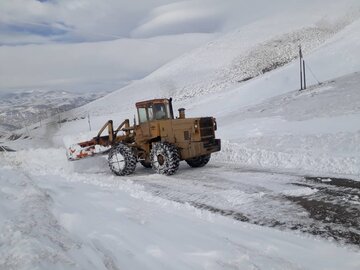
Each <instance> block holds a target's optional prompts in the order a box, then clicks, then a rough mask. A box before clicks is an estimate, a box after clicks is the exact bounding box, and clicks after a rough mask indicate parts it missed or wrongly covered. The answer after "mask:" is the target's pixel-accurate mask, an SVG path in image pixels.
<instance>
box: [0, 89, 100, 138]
mask: <svg viewBox="0 0 360 270" xmlns="http://www.w3.org/2000/svg"><path fill="white" fill-rule="evenodd" d="M104 95H106V92H92V93H81V94H78V93H71V92H66V91H44V90H31V91H29V90H28V91H18V92H9V93H6V94H0V132H5V131H14V130H16V129H21V128H23V127H24V126H28V125H31V124H33V123H37V122H40V121H42V120H45V119H47V118H50V117H51V116H54V115H55V114H59V113H63V112H65V111H68V110H71V109H73V108H77V107H80V106H82V105H84V104H86V103H89V102H91V101H93V100H96V99H98V98H100V97H102V96H104Z"/></svg>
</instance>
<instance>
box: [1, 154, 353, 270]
mask: <svg viewBox="0 0 360 270" xmlns="http://www.w3.org/2000/svg"><path fill="white" fill-rule="evenodd" d="M105 161H106V160H105V159H103V158H92V159H87V160H84V161H81V162H76V163H75V162H68V161H67V160H66V158H65V156H64V150H63V149H37V150H35V149H34V150H26V151H19V152H16V153H6V154H5V155H3V156H2V158H0V165H2V166H1V169H0V180H1V183H2V186H1V190H0V191H1V192H0V201H1V207H2V208H3V209H2V211H1V213H2V216H1V217H0V222H1V223H0V243H1V245H0V268H1V269H50V268H51V269H64V268H66V269H269V266H271V269H359V267H360V252H359V248H358V244H359V227H360V226H359V212H360V205H359V195H360V192H359V186H358V183H359V182H351V181H347V182H344V181H341V182H340V183H337V181H336V180H335V179H333V180H331V179H318V178H308V179H305V178H304V177H301V176H291V175H286V174H277V173H269V172H259V171H251V170H246V169H245V168H236V167H234V166H230V165H224V164H220V163H216V162H212V163H210V164H209V165H208V166H207V167H205V168H202V169H191V168H189V167H187V165H186V164H183V165H182V166H181V168H180V170H179V172H178V174H176V175H175V176H174V177H166V176H159V175H157V174H153V173H152V172H151V170H148V169H144V168H142V167H141V165H140V166H138V168H137V170H136V173H135V174H134V175H132V176H129V177H116V176H113V175H112V174H111V173H110V172H109V171H108V169H107V167H106V163H105ZM320 201H321V202H320ZM254 224H258V225H262V226H258V225H254ZM302 232H305V233H302Z"/></svg>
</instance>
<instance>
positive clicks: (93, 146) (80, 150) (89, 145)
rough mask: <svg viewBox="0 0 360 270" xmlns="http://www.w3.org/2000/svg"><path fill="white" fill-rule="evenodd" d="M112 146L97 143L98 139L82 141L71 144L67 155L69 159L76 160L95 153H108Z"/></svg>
mask: <svg viewBox="0 0 360 270" xmlns="http://www.w3.org/2000/svg"><path fill="white" fill-rule="evenodd" d="M110 148H111V146H103V145H100V144H98V143H97V141H96V140H91V141H86V142H81V143H77V144H73V145H71V146H70V147H69V148H68V149H67V153H66V156H67V158H68V160H70V161H74V160H79V159H83V158H87V157H92V156H95V155H101V154H106V153H108V151H109V150H110Z"/></svg>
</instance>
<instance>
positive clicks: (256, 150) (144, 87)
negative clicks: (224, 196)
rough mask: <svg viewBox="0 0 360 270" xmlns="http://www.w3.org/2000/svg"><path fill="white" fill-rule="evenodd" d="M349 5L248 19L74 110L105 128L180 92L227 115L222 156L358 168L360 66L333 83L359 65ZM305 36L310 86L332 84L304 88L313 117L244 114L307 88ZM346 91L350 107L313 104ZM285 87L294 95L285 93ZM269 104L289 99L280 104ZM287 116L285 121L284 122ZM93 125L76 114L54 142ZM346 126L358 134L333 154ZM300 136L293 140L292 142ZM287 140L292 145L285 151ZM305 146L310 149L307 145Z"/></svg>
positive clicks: (204, 108)
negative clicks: (301, 70)
mask: <svg viewBox="0 0 360 270" xmlns="http://www.w3.org/2000/svg"><path fill="white" fill-rule="evenodd" d="M350 4H352V5H354V2H353V1H345V2H343V3H338V4H334V3H333V5H330V6H329V8H328V9H327V10H326V12H325V11H324V10H316V9H313V10H311V12H310V10H309V9H311V7H312V6H311V5H305V7H302V8H300V7H299V10H296V12H295V11H293V10H288V11H287V12H285V11H283V12H280V13H279V14H276V16H269V17H265V18H263V19H261V20H258V21H256V22H253V23H251V24H249V25H245V26H243V27H241V28H239V29H238V30H236V31H233V32H231V33H229V34H227V35H225V36H223V37H221V38H218V39H216V40H214V41H212V42H210V43H208V44H207V45H206V46H203V47H201V48H199V49H196V50H194V51H192V52H190V53H188V54H185V55H184V56H182V57H180V58H178V59H176V60H174V61H172V62H170V63H168V64H167V65H165V66H163V67H162V68H160V69H158V70H157V71H155V72H154V73H153V74H151V75H149V76H148V77H146V78H145V79H143V80H140V81H137V82H134V83H132V84H130V85H129V86H127V87H125V88H123V89H120V90H118V91H116V92H114V93H111V94H110V95H108V96H106V97H104V98H101V99H99V100H97V101H95V102H92V103H90V104H88V105H86V106H84V107H81V108H79V109H76V110H73V111H71V112H69V113H68V114H67V118H68V119H69V120H71V119H76V118H79V116H85V115H87V114H88V113H90V115H91V117H92V123H93V124H92V127H93V128H94V129H95V130H97V129H98V128H100V127H101V125H102V124H103V123H104V122H105V121H106V120H108V119H114V121H115V122H121V121H122V119H124V118H130V119H132V118H133V116H134V114H135V108H134V103H135V102H137V101H139V100H145V99H151V98H154V97H169V96H172V97H173V98H174V100H175V103H174V105H175V106H176V107H185V108H187V109H188V111H187V114H188V115H189V116H201V115H213V116H215V117H217V118H218V122H219V136H220V137H221V138H222V139H223V140H224V144H223V145H224V148H223V151H222V153H221V154H220V155H219V158H221V159H222V158H226V159H228V160H229V159H230V160H232V161H234V162H238V163H240V164H244V165H247V166H249V165H250V166H254V167H259V166H260V167H267V168H271V169H285V168H286V169H291V170H301V171H302V172H303V173H305V172H313V173H323V174H327V173H328V174H334V173H335V174H336V173H338V174H351V175H358V174H359V170H360V169H359V168H360V167H359V166H358V164H359V158H358V156H359V155H358V150H357V147H356V145H357V144H358V135H357V134H358V133H357V132H358V131H357V129H356V126H355V125H354V124H353V123H355V122H356V121H357V120H358V116H357V114H358V112H359V109H358V107H357V102H356V99H355V98H352V97H353V96H352V95H354V94H355V92H356V88H357V81H358V78H357V77H358V74H353V75H352V76H350V77H347V78H342V79H339V80H338V81H337V80H336V83H335V84H331V83H330V84H329V83H328V82H327V81H328V80H332V79H335V78H338V77H340V76H343V75H346V74H350V73H353V72H356V71H359V70H360V61H358V59H359V57H360V52H359V50H358V48H359V46H360V38H359V36H360V20H359V19H358V18H359V13H358V10H359V5H360V4H357V5H355V6H353V8H352V9H351V10H350V9H349V6H351V5H350ZM324 14H327V17H324ZM289 18H291V19H289ZM298 44H302V45H303V48H304V50H305V58H306V61H307V65H308V70H307V71H308V84H317V83H318V80H319V81H321V82H324V83H325V84H326V85H329V86H328V87H325V88H324V87H322V88H320V90H319V89H318V90H314V91H315V92H312V91H311V90H309V91H307V92H304V93H303V94H302V99H303V100H304V101H303V102H302V103H301V106H302V107H305V108H303V109H299V108H298V107H295V108H294V113H295V112H296V113H301V114H302V113H303V112H304V111H309V113H308V115H307V119H308V121H302V122H300V121H299V120H298V119H296V121H295V120H293V119H292V120H291V121H289V119H287V118H286V116H287V115H286V114H287V113H288V112H285V111H284V113H283V114H282V115H276V116H270V115H269V116H267V115H266V111H265V112H264V113H263V114H262V115H261V119H260V120H255V119H254V117H252V118H251V119H247V118H246V117H247V116H248V114H246V113H244V112H246V110H252V109H251V107H250V106H252V105H256V104H259V103H262V102H266V104H268V103H269V102H268V101H267V99H269V98H275V100H277V99H278V100H281V99H282V98H287V99H291V98H292V97H293V96H294V95H296V94H295V93H296V92H292V91H294V90H295V89H298V87H299V78H298V61H297V60H296V59H295V58H296V57H297V53H298V48H297V46H298ZM348 80H351V81H352V83H351V82H349V83H348ZM331 85H332V86H331ZM329 87H330V88H329ZM313 89H315V88H313ZM324 89H325V90H327V89H331V91H330V92H326V91H325V90H324ZM342 89H347V90H346V91H348V93H349V95H350V98H349V99H348V103H347V104H349V106H351V107H352V110H351V111H349V110H347V109H346V108H344V106H342V107H341V108H340V107H339V108H338V109H337V110H336V111H335V110H334V109H333V107H334V106H335V107H337V105H336V104H334V105H333V106H328V107H326V106H323V107H322V112H321V114H319V112H318V111H316V110H314V109H313V107H314V103H316V102H318V101H319V102H320V101H321V102H323V103H322V104H328V103H329V102H334V98H335V99H337V100H340V99H341V98H342V94H341V92H342ZM285 93H289V95H285V96H281V95H283V94H285ZM305 93H313V94H308V95H306V94H305ZM314 93H318V94H317V95H319V98H318V99H316V100H315V99H313V98H312V95H314ZM269 104H270V105H269V106H275V107H276V106H282V103H281V102H277V103H269ZM342 104H344V103H342ZM293 105H294V106H300V105H298V104H297V103H294V104H293ZM263 106H265V107H266V106H267V105H265V104H264V105H263ZM289 106H292V103H291V104H290V105H289ZM255 108H256V107H255ZM255 108H254V109H253V110H255ZM266 108H267V107H266ZM243 115H244V116H243ZM265 117H268V118H269V119H265ZM318 118H319V120H317V119H318ZM320 118H323V119H320ZM299 119H302V118H301V117H300V118H299ZM310 119H311V120H310ZM302 120H303V119H302ZM334 121H343V122H347V124H346V125H342V126H341V127H338V128H333V126H331V125H328V126H327V127H323V128H320V127H317V128H316V129H312V128H307V129H306V130H307V132H306V134H305V133H304V132H301V131H302V130H303V129H304V125H305V126H306V125H311V126H314V125H315V126H316V125H317V124H318V123H325V122H326V123H331V122H334ZM279 123H281V126H282V127H286V128H282V129H279V128H278V127H277V125H278V124H279ZM324 125H325V124H323V126H324ZM86 130H88V123H87V122H86V121H82V122H79V121H72V122H69V123H67V124H65V125H64V126H63V127H62V129H61V131H59V132H58V133H57V134H56V137H55V138H54V141H55V142H56V143H57V144H58V145H59V144H61V143H62V141H61V138H63V137H64V136H65V135H70V136H73V135H74V134H78V133H79V132H84V131H86ZM264 130H266V132H264ZM281 131H283V133H281ZM344 134H347V135H346V138H349V140H347V142H346V143H345V144H347V145H345V146H344V148H343V149H342V150H341V151H335V152H333V151H332V150H334V149H333V148H331V147H327V146H326V145H327V144H328V143H330V144H333V143H334V141H335V140H337V139H340V138H342V140H346V139H345V138H344V136H345V135H344ZM93 135H94V133H91V134H88V135H87V136H88V137H91V136H93ZM82 138H86V136H84V137H82ZM275 138H276V140H275ZM292 138H296V139H292ZM314 138H317V139H316V140H315V139H314ZM74 140H75V141H76V139H74ZM283 140H284V141H283ZM66 142H69V140H68V139H66ZM254 142H256V143H254ZM291 142H293V145H292V146H291V147H290V146H289V144H291ZM319 142H321V143H319ZM232 143H236V144H237V145H236V146H234V145H233V144H232ZM278 145H282V147H277V146H278ZM286 145H287V146H289V149H288V150H286V151H285V152H284V147H286ZM320 145H323V146H322V147H320ZM234 147H235V148H236V149H237V150H236V151H235V153H233V150H232V149H235V148H234ZM339 147H340V146H339ZM290 148H291V149H292V150H291V152H289V151H290ZM304 149H308V150H309V151H302V150H304ZM311 149H312V150H313V151H310V150H311ZM315 149H316V150H315ZM326 149H327V150H326ZM300 150H301V151H300ZM325 150H326V151H325ZM264 151H265V152H264ZM340 152H341V155H340V156H339V155H338V154H339V153H340ZM235 157H236V158H235Z"/></svg>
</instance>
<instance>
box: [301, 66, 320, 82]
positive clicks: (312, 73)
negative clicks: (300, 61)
mask: <svg viewBox="0 0 360 270" xmlns="http://www.w3.org/2000/svg"><path fill="white" fill-rule="evenodd" d="M305 65H306V67H307V68H308V69H309V71H310V73H311V75H312V76H313V77H314V79H315V80H316V81H317V83H318V84H321V82H320V81H319V80H318V79H317V77H316V76H315V74H314V72H313V71H312V69H311V68H310V66H309V64H307V63H305Z"/></svg>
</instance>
